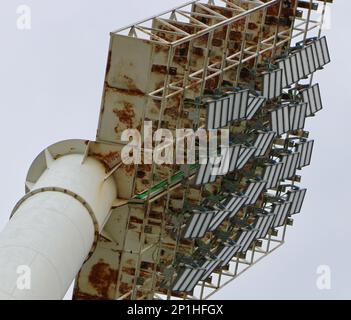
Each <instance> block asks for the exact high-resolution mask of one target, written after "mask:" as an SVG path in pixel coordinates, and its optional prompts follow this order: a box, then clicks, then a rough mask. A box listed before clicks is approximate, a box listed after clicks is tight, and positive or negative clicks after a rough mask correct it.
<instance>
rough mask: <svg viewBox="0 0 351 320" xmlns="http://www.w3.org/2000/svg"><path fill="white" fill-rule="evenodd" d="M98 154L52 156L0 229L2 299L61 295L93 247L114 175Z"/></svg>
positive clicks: (106, 211)
mask: <svg viewBox="0 0 351 320" xmlns="http://www.w3.org/2000/svg"><path fill="white" fill-rule="evenodd" d="M105 176H106V172H105V167H104V166H103V165H102V164H101V163H100V162H99V161H98V160H96V159H93V158H87V159H85V160H84V162H83V156H82V155H67V156H63V157H61V158H59V159H58V160H53V161H52V162H51V163H50V164H49V165H48V168H47V169H46V170H45V171H44V173H43V174H42V176H41V177H40V178H39V180H38V181H37V182H36V184H35V185H34V187H33V188H32V191H31V192H30V193H28V194H27V195H26V196H25V197H24V198H23V199H22V200H21V201H20V202H19V203H18V205H17V206H16V208H15V210H14V212H13V216H12V218H11V220H10V222H9V223H8V225H7V226H6V227H5V229H4V231H3V232H2V233H1V234H0V299H62V298H63V297H64V295H65V294H66V292H67V290H68V288H69V286H70V284H71V283H72V281H73V280H74V278H75V277H76V275H77V273H78V272H79V270H80V268H81V266H82V264H83V263H84V261H85V259H86V258H87V257H88V255H89V253H90V251H91V250H92V248H93V246H94V242H95V241H96V236H97V234H98V233H99V232H100V231H101V230H102V228H103V225H104V223H105V222H106V219H107V218H108V214H109V212H110V209H111V206H112V202H113V201H114V200H115V199H116V197H117V190H116V185H115V182H114V181H113V178H109V179H107V180H105Z"/></svg>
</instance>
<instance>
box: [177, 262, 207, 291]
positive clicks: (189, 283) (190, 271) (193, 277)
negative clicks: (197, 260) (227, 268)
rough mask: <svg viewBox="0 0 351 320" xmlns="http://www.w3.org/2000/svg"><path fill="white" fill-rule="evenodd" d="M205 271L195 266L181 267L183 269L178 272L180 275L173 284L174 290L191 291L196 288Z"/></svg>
mask: <svg viewBox="0 0 351 320" xmlns="http://www.w3.org/2000/svg"><path fill="white" fill-rule="evenodd" d="M205 271H206V270H205V269H202V268H195V267H192V266H186V267H183V268H181V271H180V272H179V273H178V277H177V278H176V280H175V282H174V284H173V285H172V291H174V292H190V291H192V290H194V288H195V287H196V285H197V283H198V282H199V281H200V280H201V278H202V276H203V274H204V273H205Z"/></svg>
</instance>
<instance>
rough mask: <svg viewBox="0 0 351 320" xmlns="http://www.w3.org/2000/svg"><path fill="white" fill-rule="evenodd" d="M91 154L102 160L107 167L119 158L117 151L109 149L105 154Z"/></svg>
mask: <svg viewBox="0 0 351 320" xmlns="http://www.w3.org/2000/svg"><path fill="white" fill-rule="evenodd" d="M92 156H93V157H95V158H97V159H98V160H100V161H102V162H103V163H104V164H105V165H107V166H108V167H109V166H110V164H111V163H112V162H115V161H116V160H117V159H118V158H119V153H118V152H117V151H115V152H113V151H111V152H109V153H106V154H103V153H92Z"/></svg>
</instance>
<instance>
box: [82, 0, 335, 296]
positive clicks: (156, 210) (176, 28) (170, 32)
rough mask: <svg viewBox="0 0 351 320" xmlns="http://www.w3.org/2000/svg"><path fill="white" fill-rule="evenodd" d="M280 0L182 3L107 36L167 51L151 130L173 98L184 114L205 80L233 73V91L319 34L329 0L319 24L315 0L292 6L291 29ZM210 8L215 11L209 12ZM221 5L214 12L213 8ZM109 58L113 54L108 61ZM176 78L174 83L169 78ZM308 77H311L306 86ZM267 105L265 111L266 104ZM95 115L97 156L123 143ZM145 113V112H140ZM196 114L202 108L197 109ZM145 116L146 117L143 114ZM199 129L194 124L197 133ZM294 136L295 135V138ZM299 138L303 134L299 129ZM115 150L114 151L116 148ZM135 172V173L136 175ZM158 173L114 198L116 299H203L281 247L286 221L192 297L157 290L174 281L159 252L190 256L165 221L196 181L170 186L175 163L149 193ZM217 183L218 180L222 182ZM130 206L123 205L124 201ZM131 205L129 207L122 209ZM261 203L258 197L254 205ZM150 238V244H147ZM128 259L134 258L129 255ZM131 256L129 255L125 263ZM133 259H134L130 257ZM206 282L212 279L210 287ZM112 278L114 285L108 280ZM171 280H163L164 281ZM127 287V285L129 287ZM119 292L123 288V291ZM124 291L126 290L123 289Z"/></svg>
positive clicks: (190, 249) (114, 166)
mask: <svg viewBox="0 0 351 320" xmlns="http://www.w3.org/2000/svg"><path fill="white" fill-rule="evenodd" d="M283 2H284V1H283V0H272V1H268V0H267V1H259V0H255V1H247V0H232V1H226V0H218V1H213V0H209V1H192V2H189V3H187V4H185V5H183V6H179V7H177V8H174V9H172V10H169V11H167V12H164V13H162V14H160V15H157V16H154V17H151V18H150V19H147V20H143V21H141V22H138V23H136V24H133V25H130V26H128V27H126V28H123V29H120V30H117V31H115V32H113V33H112V34H111V36H112V38H114V37H117V38H121V39H122V38H126V39H140V41H142V40H143V39H145V40H146V41H147V42H148V43H152V44H153V45H155V46H157V48H158V49H159V50H163V52H165V53H166V54H167V58H166V60H167V64H166V65H163V66H162V67H163V71H164V74H165V75H164V78H163V80H162V85H160V86H159V88H157V89H156V90H151V91H148V92H147V93H146V95H147V98H148V99H151V100H152V101H155V102H157V103H159V105H160V111H159V114H158V121H157V128H162V122H163V121H164V118H165V110H166V109H167V107H168V106H169V105H170V104H172V101H173V99H174V98H175V97H178V99H179V101H180V102H179V105H178V113H179V114H183V112H184V110H185V107H186V100H187V98H188V97H189V96H190V95H192V94H194V92H195V93H196V95H197V97H201V96H203V95H204V93H205V91H206V88H207V85H208V83H209V82H211V81H213V80H214V79H217V80H216V81H214V83H215V88H213V89H220V88H221V87H222V84H223V81H225V75H226V73H228V72H231V71H233V72H235V76H234V81H232V85H233V86H237V85H238V84H240V83H241V78H242V76H241V73H242V68H243V66H245V65H250V70H252V72H253V73H254V74H256V75H257V76H258V77H259V76H260V75H261V69H260V64H262V63H263V62H265V61H270V62H272V61H273V60H274V59H275V58H276V57H277V56H278V55H280V54H281V53H282V52H281V51H282V49H283V48H285V47H289V46H290V44H291V42H292V40H293V39H301V38H302V40H303V41H304V42H306V40H307V39H308V37H309V35H310V34H311V32H312V31H314V30H316V31H317V34H318V37H320V35H321V30H322V24H323V21H324V16H325V8H326V5H327V3H328V2H330V1H327V0H325V1H324V0H323V1H322V0H321V1H318V2H320V3H322V4H323V10H322V14H321V16H320V20H318V21H317V20H313V19H312V11H313V10H314V5H315V3H316V1H313V0H308V2H305V5H306V7H305V8H304V9H305V10H304V12H301V15H299V14H298V11H297V8H298V5H299V2H298V1H293V2H294V8H293V13H294V15H293V18H294V23H293V25H292V27H290V26H287V25H284V23H281V21H282V19H283V18H284V16H283V11H284V8H283ZM212 6H215V7H216V10H215V9H214V8H213V7H212ZM218 8H220V9H218ZM272 8H275V9H277V10H276V11H275V19H276V20H275V22H276V23H275V24H274V23H273V25H268V29H269V32H267V17H268V15H267V13H268V12H269V10H272ZM227 13H228V14H230V15H231V17H229V18H228V17H227V16H226V15H225V14H227ZM252 19H254V20H255V23H256V27H257V31H255V32H256V34H257V37H256V38H255V41H254V42H255V43H254V44H252V42H253V41H252V39H247V37H246V35H247V34H248V31H249V29H250V27H251V25H250V23H251V22H252ZM238 23H240V24H241V28H242V29H240V33H241V34H244V35H245V36H244V39H242V41H241V47H240V48H239V50H238V51H237V52H236V53H234V54H230V53H229V51H230V50H229V49H228V45H229V42H230V37H231V36H232V35H231V30H233V29H235V28H234V27H233V26H236V25H237V24H238ZM220 31H221V32H223V33H224V38H223V43H222V46H221V48H224V49H223V50H222V52H221V54H220V57H219V59H217V60H218V61H215V62H214V61H211V60H212V59H211V52H213V51H215V50H216V49H215V47H214V45H213V42H214V40H215V39H216V37H215V36H216V33H218V32H220ZM199 39H203V40H205V41H204V42H205V43H206V45H205V47H203V48H202V49H203V52H204V55H203V56H202V58H201V63H200V62H199V61H196V62H199V64H196V68H195V69H196V70H194V67H193V66H192V63H193V62H194V57H193V55H192V53H193V51H194V50H196V43H197V42H198V41H199ZM184 46H186V47H187V48H188V52H187V58H186V64H184V65H183V69H184V73H183V74H182V75H181V76H178V77H174V75H173V69H174V60H175V56H176V52H177V51H179V50H181V48H184ZM110 58H111V57H110ZM175 78H176V79H175ZM312 79H313V74H312V76H311V77H310V82H311V84H312ZM298 88H299V87H298V84H296V85H295V86H294V88H293V92H294V94H295V95H297V93H298ZM107 89H108V84H106V85H105V91H106V90H107ZM268 107H269V106H268ZM104 108H105V106H104V105H103V107H102V112H101V116H100V125H99V129H98V134H97V142H96V143H89V145H88V148H87V154H93V155H95V156H96V155H97V154H98V153H97V151H96V150H100V149H99V148H101V146H99V145H100V144H104V145H105V144H106V145H108V147H105V149H104V152H105V154H108V155H109V154H111V152H114V151H115V150H119V149H118V148H119V147H120V146H121V143H120V141H115V140H113V141H112V140H111V141H110V140H109V141H107V139H106V138H105V137H102V135H101V131H102V126H103V124H102V120H103V118H102V117H103V115H102V113H103V110H104ZM144 112H145V111H144ZM199 112H200V111H199ZM143 117H144V119H145V114H144V115H143ZM183 120H184V119H183V118H182V117H178V118H177V119H176V120H175V124H174V127H175V128H180V127H182V124H183ZM198 126H199V125H198V124H197V125H196V126H195V128H197V127H198ZM228 128H229V129H230V130H236V129H235V127H234V126H233V125H229V126H228ZM299 134H300V133H299ZM301 134H302V135H303V134H304V132H303V131H302V132H301ZM287 140H289V134H287V135H286V139H285V140H284V139H276V140H275V142H274V144H275V145H277V146H278V145H286V141H287ZM116 146H118V148H117V149H116ZM110 162H111V163H110V165H108V167H109V169H108V173H107V176H109V175H117V174H118V170H119V169H120V168H121V167H122V166H123V165H122V164H121V163H120V162H117V163H115V162H113V161H110ZM137 170H138V169H136V171H137ZM157 170H158V168H157V166H156V165H155V164H153V165H152V166H151V170H150V176H151V180H150V181H149V183H148V185H149V187H150V189H148V188H145V189H146V191H145V195H146V196H145V197H144V198H142V199H141V198H140V197H139V198H138V194H135V193H134V194H132V197H131V199H127V200H126V199H120V202H119V203H118V204H116V207H115V209H116V210H118V209H119V208H121V207H123V208H126V209H125V216H127V218H126V220H125V221H124V225H123V228H122V229H124V230H127V231H124V234H123V237H121V239H120V240H121V242H122V247H123V250H122V251H121V253H120V255H119V265H118V270H117V271H116V274H117V275H116V279H114V280H113V281H115V280H116V284H115V286H113V288H115V294H114V298H115V299H118V300H123V299H153V298H155V299H159V298H162V299H164V298H165V299H173V298H176V299H208V298H210V297H211V296H212V295H213V294H215V293H216V292H217V291H218V290H219V289H221V288H223V287H224V286H225V285H227V284H228V283H230V282H231V281H233V280H234V279H236V278H237V277H238V276H240V275H241V274H242V273H243V272H245V271H246V270H248V269H249V268H250V267H251V266H253V265H255V264H256V263H257V262H258V261H260V260H261V259H263V258H264V257H266V256H267V255H269V254H270V253H271V252H273V251H275V250H276V249H277V248H279V247H280V246H281V245H283V244H284V240H285V233H286V228H287V226H288V225H291V224H292V219H290V218H289V219H287V220H286V223H285V225H284V226H283V227H282V228H279V229H271V230H270V231H269V233H268V236H267V237H266V238H265V239H263V240H262V239H261V240H257V241H254V243H253V244H252V245H251V246H250V248H249V250H248V252H247V253H246V254H239V255H237V256H236V257H235V258H233V260H232V262H231V263H230V264H229V266H228V268H227V269H228V270H225V269H223V268H218V269H216V270H215V271H214V272H213V275H212V277H211V278H210V279H206V280H205V281H201V282H199V283H198V285H197V287H196V289H195V290H194V292H193V293H192V294H189V293H181V294H177V293H174V292H172V290H171V287H170V286H165V287H164V288H162V286H160V284H161V283H162V281H163V280H165V279H166V278H167V277H168V278H170V279H171V280H172V281H173V280H174V279H175V277H176V272H175V270H173V271H171V274H170V275H167V276H166V275H165V274H162V272H161V271H160V269H159V265H160V263H161V262H162V260H163V259H162V254H161V252H162V251H163V250H165V248H167V250H169V251H171V252H172V255H171V257H168V260H167V261H168V263H170V265H174V264H175V263H176V261H177V254H178V253H179V252H182V253H189V254H192V253H194V250H195V249H196V248H195V242H194V241H193V242H191V241H190V242H184V240H182V239H181V228H177V229H176V232H175V235H174V237H175V240H174V241H173V240H172V241H171V243H169V241H170V238H169V233H170V229H169V228H170V223H169V221H167V214H168V213H169V212H170V211H171V210H172V209H171V205H170V204H171V203H172V202H174V201H178V202H177V203H178V205H179V206H180V207H183V206H184V205H185V204H186V202H187V198H188V197H189V194H191V193H192V192H193V189H192V186H191V184H190V183H189V181H190V180H191V179H193V178H194V173H192V174H190V176H182V177H180V179H178V180H176V181H175V182H174V181H173V180H172V179H173V177H174V176H176V175H177V173H178V172H179V167H178V166H173V167H171V168H170V170H168V172H167V179H165V180H164V181H165V182H164V183H163V187H162V190H161V191H160V192H158V193H157V194H156V195H154V194H152V192H150V190H151V187H154V186H156V185H158V184H159V183H160V180H159V179H157V178H155V177H157V174H156V172H157ZM137 180H138V178H137V177H136V175H135V176H134V178H133V187H132V190H133V191H132V192H134V191H135V189H136V184H137ZM220 180H221V179H220ZM299 180H300V179H299V177H298V176H295V177H292V178H291V183H292V185H294V184H295V183H296V182H299ZM206 188H207V187H206V186H203V187H201V188H200V190H199V191H198V193H197V196H196V201H197V203H198V204H200V203H201V202H202V201H203V200H204V196H203V194H204V191H205V190H206ZM280 195H281V190H280V189H277V190H276V194H275V196H276V197H279V196H280ZM126 201H128V202H126ZM127 203H128V204H129V205H128V206H127V205H126V204H127ZM262 204H264V201H263V200H259V203H258V206H260V205H262ZM247 210H248V208H244V210H243V211H244V212H243V214H247V213H248V211H247ZM135 220H141V222H138V223H135V222H134V221H135ZM150 220H152V221H153V222H152V223H153V226H156V227H155V228H156V230H157V231H155V232H154V231H153V232H152V234H150V233H146V232H145V230H146V229H147V228H148V227H149V226H150ZM133 228H138V230H139V229H140V231H139V233H138V235H139V240H138V241H139V242H136V245H135V247H133V251H132V252H128V251H126V250H125V249H124V248H125V246H126V244H127V242H128V241H129V240H128V239H129V238H128V230H131V229H133ZM226 228H227V230H228V231H229V230H230V228H231V226H230V223H227V224H226ZM110 232H111V230H107V229H106V230H104V233H103V234H102V237H105V238H106V239H111V238H113V237H112V236H111V234H110ZM214 238H215V236H214V235H213V234H211V235H209V238H208V239H207V240H208V241H211V239H214ZM150 239H151V240H150ZM149 252H152V253H150V254H151V255H152V259H153V261H154V263H153V264H152V265H151V267H150V268H149V269H148V271H147V272H146V271H145V268H142V267H141V264H142V263H143V258H142V257H143V256H144V255H145V254H149ZM132 256H133V257H132ZM131 257H132V258H131ZM135 257H136V258H135ZM129 260H133V263H132V264H128V261H129ZM89 267H90V266H88V268H89ZM123 278H127V279H130V280H128V281H131V282H130V284H129V285H126V281H127V280H125V279H123ZM209 280H210V282H209ZM113 281H112V282H113ZM168 281H169V280H168ZM128 283H129V282H128ZM122 287H123V290H122V289H121V288H122ZM124 287H125V288H124ZM84 297H85V296H84V295H83V294H81V293H79V285H78V284H77V285H76V298H84Z"/></svg>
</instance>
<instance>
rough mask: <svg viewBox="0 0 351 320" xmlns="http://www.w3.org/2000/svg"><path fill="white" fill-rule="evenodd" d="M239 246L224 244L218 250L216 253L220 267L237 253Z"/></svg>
mask: <svg viewBox="0 0 351 320" xmlns="http://www.w3.org/2000/svg"><path fill="white" fill-rule="evenodd" d="M240 248H241V246H240V245H239V244H237V243H235V242H234V243H230V244H228V243H226V244H224V246H223V247H221V248H219V250H218V251H217V253H216V256H217V258H218V259H219V260H220V261H221V262H220V265H221V266H225V265H227V264H228V263H229V262H230V261H231V260H232V259H233V257H234V256H235V255H236V254H237V253H238V252H239V250H240Z"/></svg>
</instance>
